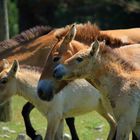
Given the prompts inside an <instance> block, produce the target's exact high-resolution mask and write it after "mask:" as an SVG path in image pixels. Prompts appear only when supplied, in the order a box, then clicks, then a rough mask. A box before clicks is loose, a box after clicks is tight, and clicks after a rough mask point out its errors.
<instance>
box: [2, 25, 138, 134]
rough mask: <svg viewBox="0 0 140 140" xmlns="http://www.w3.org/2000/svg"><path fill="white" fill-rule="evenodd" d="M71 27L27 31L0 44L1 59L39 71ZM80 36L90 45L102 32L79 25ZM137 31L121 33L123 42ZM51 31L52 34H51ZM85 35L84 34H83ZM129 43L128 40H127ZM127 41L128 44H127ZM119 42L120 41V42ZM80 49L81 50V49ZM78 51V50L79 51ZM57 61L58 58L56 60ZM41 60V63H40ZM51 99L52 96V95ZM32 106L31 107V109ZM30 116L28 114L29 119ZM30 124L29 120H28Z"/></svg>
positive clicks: (78, 38)
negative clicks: (55, 45)
mask: <svg viewBox="0 0 140 140" xmlns="http://www.w3.org/2000/svg"><path fill="white" fill-rule="evenodd" d="M69 29H70V27H69V26H68V27H66V28H60V29H55V30H53V31H51V28H50V27H43V26H42V27H36V28H32V29H30V30H27V31H25V32H23V33H21V34H20V35H17V36H16V37H14V38H12V39H10V40H8V41H3V42H1V43H0V59H1V60H2V59H3V58H7V59H8V61H9V62H10V63H11V62H12V61H13V60H14V59H18V60H19V62H20V64H23V65H24V64H26V65H30V66H35V67H39V69H40V68H41V67H42V66H43V64H44V62H43V61H42V60H45V57H46V55H47V54H48V52H49V50H50V48H51V46H53V44H55V43H56V42H57V41H58V35H60V36H63V35H65V34H66V33H67V31H68V30H69ZM77 30H78V34H77V35H76V39H77V40H79V41H82V40H83V42H84V43H87V44H90V42H91V40H92V39H94V38H95V36H93V38H91V37H90V36H91V35H94V34H95V35H96V34H100V31H99V30H98V29H97V28H96V27H95V26H93V25H91V24H89V23H88V24H84V25H82V24H79V25H77ZM88 30H90V32H91V35H90V36H87V38H85V36H84V37H82V36H81V33H82V32H85V31H88ZM138 30H140V29H138ZM138 30H137V29H133V32H132V31H131V30H130V29H129V30H128V34H126V31H127V30H124V34H123V33H122V32H121V36H122V40H123V41H126V39H125V40H124V35H125V36H129V34H131V32H132V33H135V32H137V31H138ZM50 31H51V32H50ZM115 32H116V33H117V34H118V30H117V31H115V30H114V31H111V33H112V34H114V35H115ZM106 33H107V31H105V32H104V33H101V34H102V35H104V34H106ZM109 33H110V31H109ZM45 34H46V35H45ZM83 35H84V34H83ZM89 38H91V39H90V41H89ZM127 41H128V40H127ZM127 41H126V42H127ZM129 41H130V42H134V40H133V38H132V39H131V38H129ZM118 42H119V41H118ZM79 49H80V48H79ZM77 51H78V50H77ZM56 59H57V58H56ZM56 59H55V60H56ZM40 60H41V61H40ZM0 70H2V62H1V61H0ZM50 97H51V95H50ZM29 106H30V107H29ZM32 108H33V106H32V105H31V104H29V103H28V104H27V106H25V108H24V109H23V114H26V113H24V112H26V109H27V110H28V112H30V111H31V109H32ZM28 115H29V114H27V117H28ZM28 119H29V118H28ZM27 122H28V120H27ZM33 132H34V131H33ZM27 133H28V132H27Z"/></svg>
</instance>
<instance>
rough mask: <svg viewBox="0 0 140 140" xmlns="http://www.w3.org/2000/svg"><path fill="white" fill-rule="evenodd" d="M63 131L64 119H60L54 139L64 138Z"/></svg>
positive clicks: (60, 139) (61, 139)
mask: <svg viewBox="0 0 140 140" xmlns="http://www.w3.org/2000/svg"><path fill="white" fill-rule="evenodd" d="M63 131H64V119H62V120H61V121H60V123H59V126H58V128H57V132H56V134H55V140H64V139H63Z"/></svg>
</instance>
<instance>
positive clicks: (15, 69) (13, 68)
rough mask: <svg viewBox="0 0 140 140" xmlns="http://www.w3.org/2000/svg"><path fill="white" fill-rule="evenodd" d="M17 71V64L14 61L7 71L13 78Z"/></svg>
mask: <svg viewBox="0 0 140 140" xmlns="http://www.w3.org/2000/svg"><path fill="white" fill-rule="evenodd" d="M18 69H19V63H18V61H17V60H14V62H13V64H12V67H11V69H10V71H9V73H10V75H12V76H14V75H15V74H16V72H17V71H18Z"/></svg>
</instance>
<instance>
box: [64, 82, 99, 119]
mask: <svg viewBox="0 0 140 140" xmlns="http://www.w3.org/2000/svg"><path fill="white" fill-rule="evenodd" d="M62 92H63V93H62V94H63V95H64V96H65V97H64V110H63V115H64V117H72V116H78V115H81V114H85V113H87V112H90V111H93V110H96V108H97V107H98V105H99V100H100V97H101V95H100V94H99V92H98V91H97V90H96V89H95V88H94V87H93V86H92V85H91V84H90V83H88V82H87V81H86V80H75V81H74V82H72V83H70V84H69V85H68V86H66V88H64V90H63V91H62Z"/></svg>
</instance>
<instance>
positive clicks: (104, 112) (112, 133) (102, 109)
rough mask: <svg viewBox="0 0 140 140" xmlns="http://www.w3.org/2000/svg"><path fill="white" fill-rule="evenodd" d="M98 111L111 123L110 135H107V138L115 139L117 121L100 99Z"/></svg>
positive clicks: (108, 139)
mask: <svg viewBox="0 0 140 140" xmlns="http://www.w3.org/2000/svg"><path fill="white" fill-rule="evenodd" d="M97 112H98V113H99V114H100V115H101V116H103V117H104V118H105V119H106V120H107V122H108V123H109V125H110V131H109V135H108V137H107V140H115V139H114V136H115V132H116V125H117V124H116V121H115V119H114V118H113V117H112V116H111V115H110V114H109V113H108V111H107V110H106V108H105V107H104V106H103V103H102V101H100V103H99V105H98V109H97Z"/></svg>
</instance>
